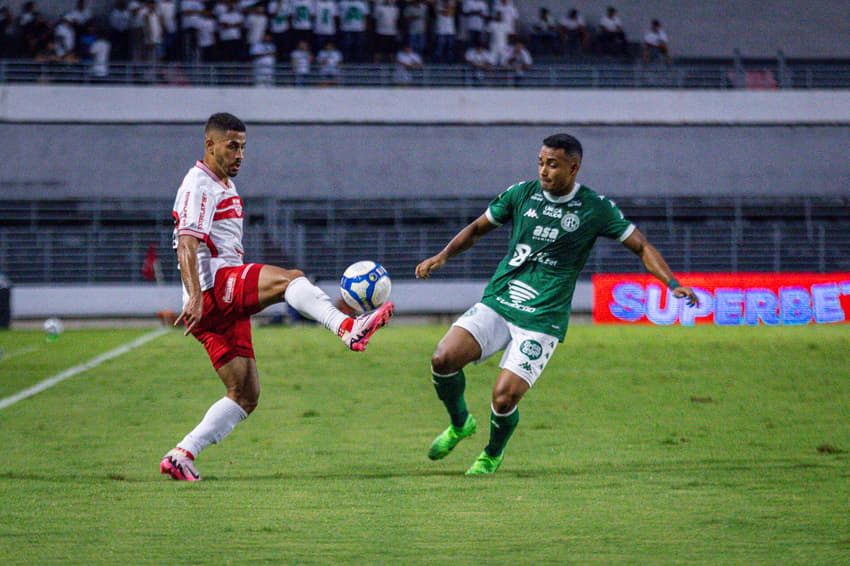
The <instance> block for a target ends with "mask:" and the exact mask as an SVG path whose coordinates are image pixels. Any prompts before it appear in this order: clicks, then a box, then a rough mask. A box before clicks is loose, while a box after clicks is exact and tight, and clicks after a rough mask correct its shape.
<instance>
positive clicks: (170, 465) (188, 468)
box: [159, 448, 201, 481]
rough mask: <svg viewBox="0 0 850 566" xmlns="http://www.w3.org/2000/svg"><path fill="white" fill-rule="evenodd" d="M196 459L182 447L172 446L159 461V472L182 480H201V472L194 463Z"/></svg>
mask: <svg viewBox="0 0 850 566" xmlns="http://www.w3.org/2000/svg"><path fill="white" fill-rule="evenodd" d="M194 459H195V458H194V457H192V455H191V454H189V453H188V452H187V451H185V450H183V449H182V448H172V449H171V450H169V451H168V453H167V454H166V455H165V456H164V457H163V458H162V461H161V462H160V463H159V473H161V474H167V475H169V476H171V477H172V478H174V479H176V480H180V481H200V480H201V474H199V473H198V470H196V469H195V464H193V463H192V461H193V460H194Z"/></svg>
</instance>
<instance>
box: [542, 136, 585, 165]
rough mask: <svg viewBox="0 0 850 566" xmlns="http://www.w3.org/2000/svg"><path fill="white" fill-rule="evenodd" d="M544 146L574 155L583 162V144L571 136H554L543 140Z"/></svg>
mask: <svg viewBox="0 0 850 566" xmlns="http://www.w3.org/2000/svg"><path fill="white" fill-rule="evenodd" d="M543 145H545V146H546V147H551V148H554V149H562V150H564V153H566V154H567V155H572V156H575V157H577V158H578V160H579V161H581V158H582V155H583V151H582V148H581V142H579V141H578V140H577V139H576V138H574V137H573V136H571V135H570V134H554V135H551V136H549V137H548V138H546V139H545V140H543Z"/></svg>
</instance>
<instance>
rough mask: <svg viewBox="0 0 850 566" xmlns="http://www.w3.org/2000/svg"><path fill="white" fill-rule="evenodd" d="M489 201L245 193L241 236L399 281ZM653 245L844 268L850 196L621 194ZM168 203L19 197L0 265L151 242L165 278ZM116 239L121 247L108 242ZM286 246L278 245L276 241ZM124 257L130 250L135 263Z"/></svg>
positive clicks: (120, 262) (480, 252)
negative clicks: (374, 264) (366, 263)
mask: <svg viewBox="0 0 850 566" xmlns="http://www.w3.org/2000/svg"><path fill="white" fill-rule="evenodd" d="M487 202H488V200H487V199H482V198H457V197H455V198H439V199H428V198H425V199H415V200H410V199H403V198H395V199H392V198H387V199H378V200H372V201H369V202H368V203H364V202H358V201H351V200H326V199H314V200H307V199H296V200H292V199H274V198H268V197H263V198H259V199H257V198H255V199H252V206H251V210H252V212H251V216H250V218H249V221H250V222H251V225H252V229H251V230H249V231H248V232H247V234H246V241H245V244H246V249H248V250H251V254H250V255H251V258H250V259H251V261H257V262H266V263H273V264H282V265H306V264H309V265H310V266H311V267H310V269H311V274H312V275H313V276H315V277H316V278H318V279H323V280H333V279H335V278H337V277H338V276H339V274H340V273H341V272H342V271H343V270H344V269H345V267H346V266H347V265H348V264H349V263H350V260H351V258H352V257H379V258H383V263H384V264H385V265H386V266H387V267H388V269H390V271H392V272H394V273H398V274H399V277H400V278H404V275H403V274H412V273H413V269H414V267H415V266H416V264H417V263H418V262H419V261H421V259H422V258H423V257H427V256H428V255H429V254H431V253H433V252H434V251H435V250H438V249H439V248H440V247H441V246H442V245H443V244H444V243H445V242H446V241H447V240H448V239H449V238H451V236H452V235H454V234H455V233H456V232H457V231H458V230H459V229H460V228H462V227H463V226H464V225H465V224H466V223H468V222H470V221H471V220H473V219H474V218H475V217H477V216H478V215H479V214H480V213H481V210H483V209H484V207H485V206H486V204H487ZM617 202H618V204H619V205H620V207H621V208H622V209H623V210H624V211H627V213H628V214H629V217H630V218H631V219H632V220H633V221H635V222H636V223H637V224H638V225H639V226H640V228H641V230H642V231H643V232H644V233H646V234H647V235H648V236H649V237H650V239H651V240H652V241H653V242H654V244H655V245H656V246H657V247H658V248H659V249H662V250H664V253H665V256H666V257H667V259H668V260H669V262H670V263H671V266H672V267H673V268H674V269H676V270H681V271H708V272H712V271H732V272H735V271H809V272H827V271H850V217H848V215H847V210H850V198H848V197H847V196H846V195H845V196H834V197H827V196H821V197H817V196H807V197H784V198H775V199H772V200H769V201H765V199H763V198H755V197H746V196H741V197H719V196H707V197H687V196H668V197H637V198H619V199H618V201H617ZM170 206H171V201H170V200H167V199H154V200H151V199H108V198H95V199H75V200H70V201H69V200H39V199H34V200H14V201H8V202H7V203H6V205H5V206H4V208H3V209H2V212H0V226H2V228H0V273H5V274H6V276H7V277H8V278H9V279H11V280H12V281H14V282H16V283H17V284H35V283H44V282H51V283H133V282H136V283H139V282H143V281H144V277H143V274H142V263H143V260H144V257H145V253H146V251H147V249H148V246H149V245H151V244H154V245H155V246H156V250H157V253H158V256H159V257H160V258H163V264H164V265H163V274H164V276H165V282H171V283H174V282H178V281H179V278H178V274H177V271H176V268H175V266H174V265H173V264H174V262H173V261H172V259H173V252H172V251H171V241H170V225H171V222H170V220H169V219H166V218H165V215H164V214H163V211H168V210H169V209H170ZM508 236H509V233H508V231H507V230H500V231H496V232H494V233H493V234H491V235H490V236H488V238H486V239H485V240H482V242H480V243H479V244H478V245H477V246H476V247H475V248H474V249H473V250H470V252H469V253H467V254H465V255H463V256H461V257H460V258H458V261H456V262H452V263H450V264H448V265H447V266H446V267H445V269H444V273H443V276H444V277H448V278H456V279H482V278H486V277H487V276H488V275H489V273H490V272H491V271H492V269H493V268H494V267H495V264H496V263H498V261H499V260H500V259H501V257H502V255H503V254H504V250H505V246H506V245H507V239H508ZM114 242H121V243H122V246H121V247H116V246H114V245H112V244H113V243H114ZM284 243H285V245H286V247H285V248H284V247H283V245H284ZM128 257H129V258H131V260H130V261H127V260H128ZM638 268H639V265H638V263H637V260H636V259H635V258H634V257H633V256H631V255H630V254H629V253H627V252H626V251H625V249H624V248H623V247H622V246H620V245H618V244H616V243H615V242H609V241H600V242H599V243H598V244H597V246H596V248H595V249H594V251H593V254H592V255H591V257H590V259H589V261H588V264H587V266H586V268H585V272H584V273H583V276H584V277H589V276H590V275H591V274H592V273H595V272H603V271H607V272H632V271H635V270H636V269H638Z"/></svg>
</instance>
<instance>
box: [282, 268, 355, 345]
mask: <svg viewBox="0 0 850 566" xmlns="http://www.w3.org/2000/svg"><path fill="white" fill-rule="evenodd" d="M286 302H287V303H289V306H291V307H292V308H294V309H295V310H297V311H298V312H300V313H301V314H303V315H304V316H306V317H309V318H312V319H313V320H315V321H316V322H318V323H319V324H321V325H322V326H324V327H325V328H327V329H328V330H330V331H331V332H333V333H334V334H337V335H338V334H339V327H340V325H341V324H342V323H343V321H344V320H345V319H347V318H348V316H346V314H345V313H343V312H342V311H340V310H339V309H338V308H336V306H334V304H333V302H332V301H331V298H330V297H328V295H327V293H325V292H324V291H322V290H321V289H319V288H318V287H316V286H315V285H313V284H312V283H310V280H309V279H307V278H306V277H299V278H298V279H293V280H292V281H290V282H289V285H288V286H287V287H286Z"/></svg>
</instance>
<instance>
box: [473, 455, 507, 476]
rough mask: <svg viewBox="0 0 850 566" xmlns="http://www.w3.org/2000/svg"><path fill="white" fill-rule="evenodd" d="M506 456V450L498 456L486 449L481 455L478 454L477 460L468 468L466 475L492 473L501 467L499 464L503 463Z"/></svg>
mask: <svg viewBox="0 0 850 566" xmlns="http://www.w3.org/2000/svg"><path fill="white" fill-rule="evenodd" d="M504 457H505V453H504V452H503V453H501V454H499V455H498V456H490V455H489V454H487V451H486V450H485V451H484V452H482V453H481V455H480V456H478V458H477V459H476V460H475V462H473V463H472V465H471V466H469V469H468V470H466V475H468V476H477V475H478V474H492V473H494V472H495V471H496V470H498V469H499V464H501V463H502V460H503V459H504Z"/></svg>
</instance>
